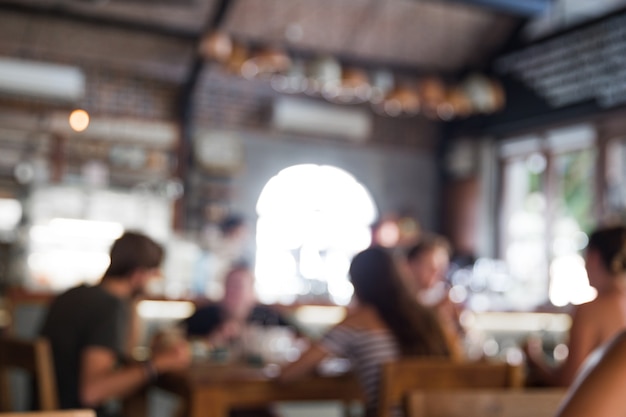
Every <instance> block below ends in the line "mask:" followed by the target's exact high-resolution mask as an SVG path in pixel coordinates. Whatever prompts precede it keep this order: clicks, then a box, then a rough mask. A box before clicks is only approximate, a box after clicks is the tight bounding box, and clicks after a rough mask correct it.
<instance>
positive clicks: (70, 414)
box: [0, 409, 96, 417]
mask: <svg viewBox="0 0 626 417" xmlns="http://www.w3.org/2000/svg"><path fill="white" fill-rule="evenodd" d="M0 417H96V412H95V411H94V410H91V409H80V410H56V411H26V412H11V413H0Z"/></svg>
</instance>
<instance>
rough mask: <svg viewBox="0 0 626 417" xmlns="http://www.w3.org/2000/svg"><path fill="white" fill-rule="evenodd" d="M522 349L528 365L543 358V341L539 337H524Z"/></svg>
mask: <svg viewBox="0 0 626 417" xmlns="http://www.w3.org/2000/svg"><path fill="white" fill-rule="evenodd" d="M522 351H523V352H524V354H525V355H526V359H527V362H528V364H529V365H531V366H532V365H535V364H536V363H537V362H538V361H541V359H542V358H543V341H542V340H541V338H540V337H537V336H531V337H529V338H528V339H526V342H525V343H524V345H523V346H522Z"/></svg>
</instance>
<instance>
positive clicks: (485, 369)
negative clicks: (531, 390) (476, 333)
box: [378, 358, 524, 417]
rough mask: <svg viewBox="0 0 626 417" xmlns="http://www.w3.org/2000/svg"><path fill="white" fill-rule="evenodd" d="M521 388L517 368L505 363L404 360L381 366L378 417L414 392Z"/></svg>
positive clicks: (521, 373) (519, 370)
mask: <svg viewBox="0 0 626 417" xmlns="http://www.w3.org/2000/svg"><path fill="white" fill-rule="evenodd" d="M523 385H524V373H523V368H522V367H521V366H515V365H509V364H507V363H489V362H454V361H452V360H449V359H443V358H406V359H400V360H398V361H394V362H390V363H387V364H384V365H383V368H382V372H381V379H380V395H379V398H378V401H379V406H378V416H379V417H388V416H389V415H390V412H391V410H392V409H393V407H394V406H399V405H401V404H402V401H403V400H404V398H405V397H406V395H407V394H408V393H409V392H411V391H415V390H425V389H428V390H433V389H434V390H437V389H454V388H456V389H460V388H514V387H522V386H523Z"/></svg>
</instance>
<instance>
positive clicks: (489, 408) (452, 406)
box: [405, 388, 567, 417]
mask: <svg viewBox="0 0 626 417" xmlns="http://www.w3.org/2000/svg"><path fill="white" fill-rule="evenodd" d="M566 392H567V390H566V389H564V388H550V389H525V390H502V389H500V390H496V389H490V390H489V389H467V390H443V391H413V392H411V393H410V394H409V395H408V397H407V399H406V404H405V416H406V417H526V416H533V417H552V416H554V415H555V414H556V412H557V410H558V408H559V405H560V404H561V402H562V401H563V400H564V399H565V394H566Z"/></svg>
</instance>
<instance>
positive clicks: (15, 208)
mask: <svg viewBox="0 0 626 417" xmlns="http://www.w3.org/2000/svg"><path fill="white" fill-rule="evenodd" d="M21 218H22V204H21V203H20V202H19V201H18V200H16V199H13V198H0V230H12V229H15V227H17V225H18V223H19V222H20V220H21Z"/></svg>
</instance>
